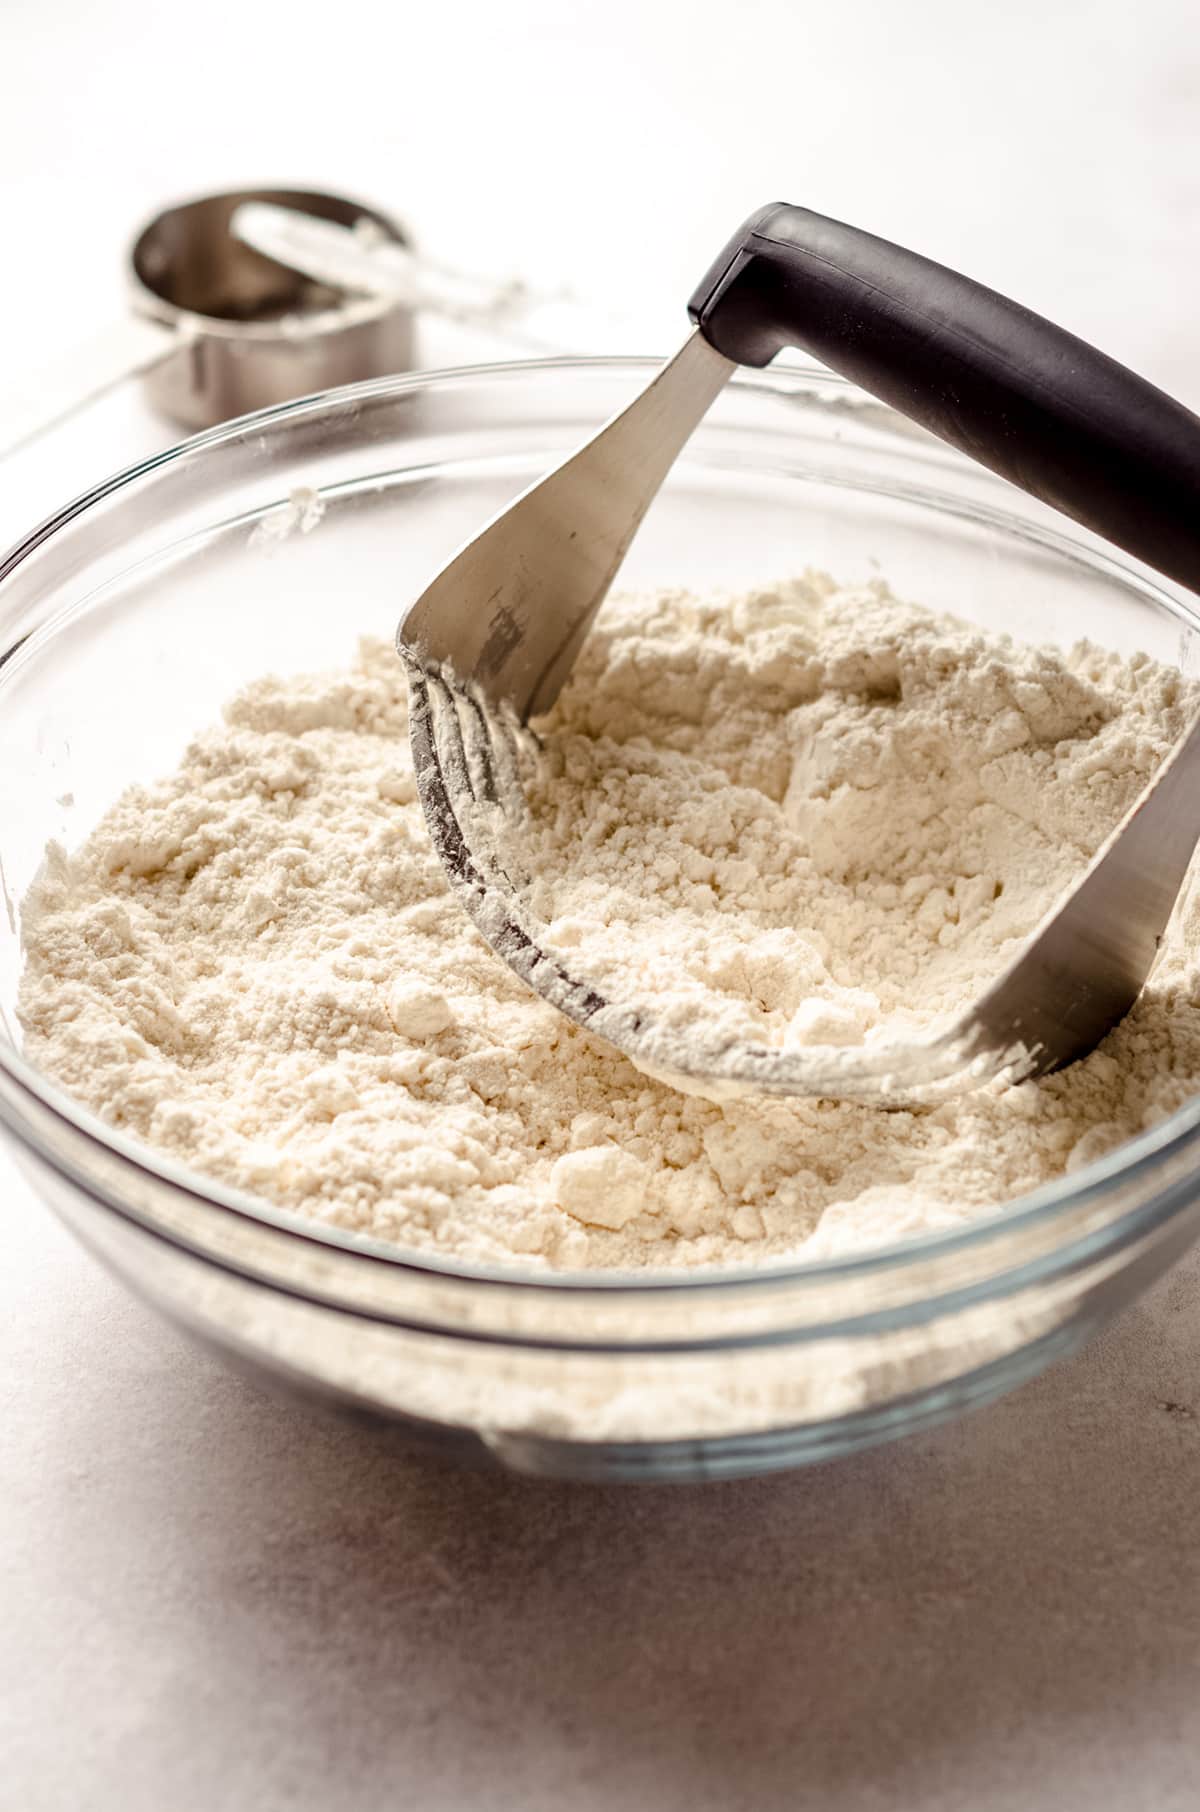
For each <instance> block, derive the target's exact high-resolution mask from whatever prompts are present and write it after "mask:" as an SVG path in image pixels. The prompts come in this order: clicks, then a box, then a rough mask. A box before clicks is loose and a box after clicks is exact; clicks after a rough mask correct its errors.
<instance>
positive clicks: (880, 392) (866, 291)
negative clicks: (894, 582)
mask: <svg viewBox="0 0 1200 1812" xmlns="http://www.w3.org/2000/svg"><path fill="white" fill-rule="evenodd" d="M688 307H689V313H690V314H691V316H692V319H693V320H694V321H695V322H696V324H697V326H698V327H699V329H700V331H701V333H702V334H703V335H704V337H705V339H707V340H708V341H709V342H710V344H711V345H713V346H715V347H716V349H717V351H718V352H721V353H724V354H725V356H726V357H727V358H730V359H734V360H736V361H737V362H738V363H739V364H742V365H754V366H761V365H767V364H769V363H770V361H771V360H772V359H773V358H774V357H775V354H776V353H777V352H779V351H781V350H782V349H783V348H784V347H785V346H794V347H798V348H800V349H802V350H803V351H805V352H809V353H812V354H813V355H814V356H815V357H816V358H818V359H820V360H821V361H822V362H823V363H824V364H826V365H829V366H830V367H831V368H832V369H833V370H834V371H838V372H841V373H842V374H843V375H844V376H845V377H848V378H851V379H852V380H853V381H854V382H855V383H857V384H860V385H861V386H862V387H863V388H864V389H865V390H869V391H871V392H872V394H873V395H875V396H878V397H880V398H882V399H883V401H884V402H887V403H890V404H891V405H892V407H893V408H895V409H898V410H899V411H900V412H901V413H902V414H904V415H907V416H910V417H911V418H912V419H913V420H914V421H917V422H920V423H921V425H922V426H923V427H925V428H928V429H929V430H930V431H931V432H932V433H934V434H936V435H938V436H939V437H940V438H941V439H942V440H945V441H949V443H950V444H951V446H954V447H958V448H959V449H960V450H961V451H962V452H964V453H967V454H969V455H970V457H971V458H972V459H976V460H978V461H979V462H980V464H982V465H985V466H990V467H991V469H992V471H994V472H998V473H1000V475H1001V476H1002V477H1003V478H1007V479H1010V480H1011V481H1012V482H1013V484H1016V485H1020V487H1021V488H1022V489H1023V490H1025V491H1028V492H1030V493H1031V494H1032V495H1033V496H1035V497H1040V498H1042V499H1043V500H1044V501H1045V502H1046V503H1049V504H1053V505H1054V507H1055V508H1056V509H1059V510H1062V511H1063V512H1064V514H1066V515H1068V516H1072V517H1074V519H1075V520H1076V521H1077V522H1081V523H1083V524H1084V525H1085V527H1087V528H1090V529H1094V530H1095V531H1096V532H1097V533H1098V534H1101V535H1104V536H1105V537H1107V539H1108V540H1110V541H1112V542H1115V543H1116V545H1117V546H1119V547H1122V548H1124V549H1125V550H1126V551H1127V552H1128V553H1131V554H1134V555H1136V556H1137V558H1138V559H1140V560H1144V561H1145V562H1146V563H1147V564H1148V565H1149V566H1152V567H1154V568H1156V569H1157V570H1158V571H1159V572H1162V573H1165V574H1167V575H1168V576H1169V577H1170V578H1173V579H1177V580H1179V581H1180V582H1181V583H1182V584H1184V585H1187V586H1190V587H1191V588H1192V589H1193V590H1200V418H1197V417H1196V416H1195V415H1193V414H1192V413H1191V411H1190V410H1188V409H1185V408H1184V407H1183V406H1182V404H1180V403H1177V402H1174V401H1173V400H1172V399H1171V398H1170V397H1169V396H1166V395H1165V394H1164V393H1163V392H1162V391H1161V390H1158V389H1156V388H1155V387H1154V385H1152V384H1148V383H1147V382H1146V381H1145V379H1144V378H1140V377H1138V376H1136V375H1135V374H1134V373H1133V372H1132V371H1129V370H1127V369H1126V367H1125V366H1123V365H1118V364H1117V363H1116V361H1115V360H1114V359H1110V358H1108V357H1107V356H1106V355H1105V354H1104V353H1102V352H1098V351H1097V350H1096V348H1095V347H1094V346H1089V345H1088V344H1087V343H1086V341H1084V340H1079V339H1076V337H1075V336H1074V334H1070V333H1067V332H1065V331H1064V330H1063V329H1062V328H1061V327H1055V326H1054V325H1053V324H1052V323H1051V322H1049V321H1046V320H1043V319H1042V317H1041V316H1040V315H1035V314H1034V313H1032V311H1031V310H1029V309H1027V308H1022V307H1021V306H1020V305H1019V304H1018V303H1016V302H1010V301H1009V300H1008V298H1007V297H1005V296H1001V295H998V294H997V293H996V291H995V290H990V289H985V288H984V287H983V285H982V284H979V283H973V282H972V281H971V279H970V278H969V277H963V276H960V275H959V274H958V272H956V271H952V270H947V269H946V268H945V266H943V265H940V264H934V263H932V262H931V261H930V260H929V259H927V258H920V257H918V256H917V255H916V253H914V252H908V251H905V250H904V249H903V248H902V247H901V246H897V245H891V244H890V243H889V242H888V241H887V240H886V239H876V238H875V237H874V236H873V235H872V234H870V233H863V232H860V231H859V230H858V229H857V228H856V227H850V226H845V225H843V224H842V223H841V222H840V221H836V220H826V219H823V218H822V216H821V215H819V214H813V213H810V212H809V211H808V209H806V208H794V207H789V206H788V205H787V204H786V203H783V202H777V203H773V204H772V205H771V206H769V207H766V208H761V209H760V210H759V211H758V213H757V214H753V215H751V217H750V219H749V220H748V221H746V223H745V225H744V226H743V227H742V228H741V230H740V231H739V232H738V233H736V234H735V235H734V237H733V238H732V239H731V240H730V241H729V244H728V245H727V246H726V247H725V250H724V251H723V252H722V253H721V255H720V257H719V258H718V259H717V260H716V262H715V263H714V264H713V265H712V266H711V268H710V269H709V271H708V273H707V275H706V276H705V278H704V280H703V282H702V283H701V284H700V286H699V288H698V289H697V290H696V293H695V295H694V296H693V297H692V299H691V302H690V303H689V305H688Z"/></svg>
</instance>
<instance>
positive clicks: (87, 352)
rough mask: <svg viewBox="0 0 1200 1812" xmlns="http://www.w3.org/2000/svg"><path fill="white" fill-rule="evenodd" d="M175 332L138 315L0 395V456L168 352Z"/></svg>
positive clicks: (174, 347) (175, 347)
mask: <svg viewBox="0 0 1200 1812" xmlns="http://www.w3.org/2000/svg"><path fill="white" fill-rule="evenodd" d="M183 343H184V342H183V340H182V338H181V336H180V335H179V334H178V333H177V332H175V331H173V330H172V329H171V328H169V327H164V326H160V325H159V323H158V322H157V321H150V320H148V319H146V318H144V317H143V316H140V315H126V316H125V318H124V319H123V320H119V321H114V322H112V323H111V324H110V325H109V326H107V327H104V328H101V329H99V330H98V331H96V332H95V333H93V334H92V335H91V336H90V337H89V338H88V339H85V340H80V341H78V342H77V343H76V344H75V345H74V346H72V347H71V348H70V349H69V350H68V351H66V352H61V353H59V355H58V356H57V358H55V359H54V360H53V362H52V363H50V364H48V365H46V366H44V367H43V368H42V369H41V370H40V371H37V372H35V373H34V374H33V375H32V376H28V375H27V376H26V378H25V380H24V381H23V382H22V384H21V385H20V386H19V388H14V389H11V390H5V391H4V392H2V393H0V459H6V458H7V457H8V455H9V454H10V453H15V452H17V450H18V449H19V448H21V447H23V446H26V445H27V444H28V443H29V442H30V441H31V440H36V439H37V438H38V436H39V435H42V434H45V433H46V432H47V431H48V430H49V429H50V428H53V427H56V426H57V424H58V423H59V422H61V421H65V420H66V419H67V417H68V416H71V415H74V414H75V412H76V410H78V409H82V408H83V406H84V405H85V404H86V403H90V402H91V401H92V400H93V399H94V398H95V397H97V396H101V395H103V393H104V392H105V391H106V390H111V389H112V388H113V386H114V385H116V384H119V383H121V382H122V381H123V380H124V379H125V378H128V377H136V376H139V375H140V374H141V373H143V372H146V371H150V370H152V369H153V367H154V366H155V365H161V364H162V363H163V361H164V360H166V359H169V358H171V357H173V356H174V354H175V353H177V352H178V351H179V348H180V347H181V345H183Z"/></svg>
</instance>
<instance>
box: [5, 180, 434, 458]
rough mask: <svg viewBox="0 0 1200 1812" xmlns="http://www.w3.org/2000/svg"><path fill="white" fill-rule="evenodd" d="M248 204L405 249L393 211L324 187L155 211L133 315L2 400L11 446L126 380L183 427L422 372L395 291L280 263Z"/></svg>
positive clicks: (135, 275) (408, 315) (140, 244)
mask: <svg viewBox="0 0 1200 1812" xmlns="http://www.w3.org/2000/svg"><path fill="white" fill-rule="evenodd" d="M244 202H269V203H273V204H275V205H278V206H281V207H287V208H293V209H299V210H301V211H302V212H303V213H305V214H309V215H315V216H316V217H317V218H318V219H320V220H327V221H331V222H333V223H334V224H336V225H338V226H341V227H348V228H353V227H355V226H357V225H358V224H359V223H360V222H365V223H367V224H369V226H370V227H371V229H372V233H373V234H375V235H381V236H382V237H383V238H384V239H385V240H389V241H391V242H392V243H394V244H396V245H399V246H402V247H407V246H408V244H409V241H408V237H407V235H406V234H405V232H404V231H403V229H402V228H401V227H400V226H399V225H398V224H397V222H396V221H394V220H392V219H391V218H390V217H389V216H388V215H386V214H383V213H381V212H380V211H379V210H378V209H376V208H372V207H368V206H366V205H365V204H364V203H362V202H359V201H355V200H352V199H350V198H349V197H347V196H344V195H334V194H328V193H325V192H323V191H321V190H315V189H237V190H227V191H223V192H221V193H218V194H212V195H201V196H198V197H196V198H195V199H193V200H191V201H184V202H180V203H178V204H177V205H175V206H174V207H170V208H166V209H164V210H163V211H162V212H160V213H158V214H155V215H154V217H153V218H152V219H151V220H149V221H148V222H147V223H146V224H145V226H143V227H142V228H141V229H140V231H139V232H138V233H137V234H136V235H135V237H134V239H133V242H132V244H131V246H130V248H129V251H128V254H127V261H128V267H129V301H130V314H129V316H128V317H127V318H126V319H125V320H123V321H118V322H116V323H114V324H113V325H112V326H111V327H110V328H108V329H106V330H104V331H103V332H101V333H100V334H98V335H95V336H93V337H92V338H91V339H90V340H88V341H85V342H82V343H80V344H79V345H78V346H77V347H75V348H73V349H72V350H71V351H69V352H68V353H66V354H65V355H63V356H61V357H60V358H59V359H57V360H56V361H55V363H54V365H53V366H52V367H51V368H50V370H49V371H46V372H41V373H39V374H38V375H37V377H36V379H35V380H34V382H33V383H31V384H30V385H28V386H27V387H26V388H24V389H23V390H22V391H21V393H20V394H19V395H17V396H13V397H9V398H7V399H4V401H3V402H2V403H0V453H3V452H10V451H12V450H13V449H14V448H15V447H16V446H18V445H19V444H21V443H22V442H24V441H26V440H29V439H31V438H33V436H35V435H36V434H38V433H40V432H42V431H43V430H44V429H46V428H48V427H50V426H51V425H52V424H53V423H54V422H55V421H58V420H60V419H61V418H62V417H64V416H66V415H69V414H71V413H72V412H73V410H75V409H77V408H79V407H81V406H82V405H83V404H84V403H85V402H87V401H89V400H90V399H91V398H92V397H95V396H98V395H99V394H100V393H101V392H103V391H105V390H107V389H109V388H111V387H112V386H113V385H114V384H116V383H119V382H120V381H121V380H122V379H124V378H128V377H131V376H140V377H141V379H142V383H143V385H144V388H145V392H146V395H147V397H148V398H149V400H150V402H151V403H152V404H153V405H154V407H155V408H156V409H158V410H159V411H160V412H161V413H162V414H164V415H167V416H169V417H170V419H171V420H172V421H174V422H176V423H178V424H179V425H180V426H182V427H185V428H189V429H195V428H208V427H213V426H214V425H215V424H216V423H217V422H221V421H227V420H228V419H229V418H230V417H231V416H234V415H243V414H245V413H246V412H247V411H249V410H251V409H262V408H267V407H269V406H270V405H272V404H275V403H282V402H287V401H288V400H289V399H290V398H291V397H295V396H304V395H307V394H308V393H309V392H310V391H314V390H324V389H327V388H329V387H330V386H332V385H336V384H348V383H353V382H355V381H356V380H357V379H359V378H368V377H380V376H383V375H385V374H387V373H389V372H395V371H405V370H408V369H410V368H411V366H412V364H413V358H414V314H413V309H412V306H411V304H410V303H409V302H408V300H407V299H406V298H404V297H402V296H397V295H395V294H389V295H383V294H378V293H375V294H370V295H365V294H348V293H347V292H346V291H345V290H344V289H340V288H334V287H333V286H332V285H327V284H324V283H321V282H318V281H315V280H314V279H313V278H312V277H310V276H306V275H304V274H303V273H302V272H300V271H297V270H294V269H291V268H289V267H288V266H287V265H284V264H280V263H278V262H276V260H275V259H273V258H270V257H267V256H266V255H265V254H264V253H262V252H259V251H257V250H255V249H254V248H253V247H252V246H250V245H248V244H246V243H245V242H244V241H243V240H241V239H239V238H237V237H236V236H235V235H234V234H233V233H232V232H231V231H230V221H231V219H232V217H233V214H234V212H235V211H236V210H237V209H238V208H239V207H240V206H241V205H242V204H243V203H244Z"/></svg>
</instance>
